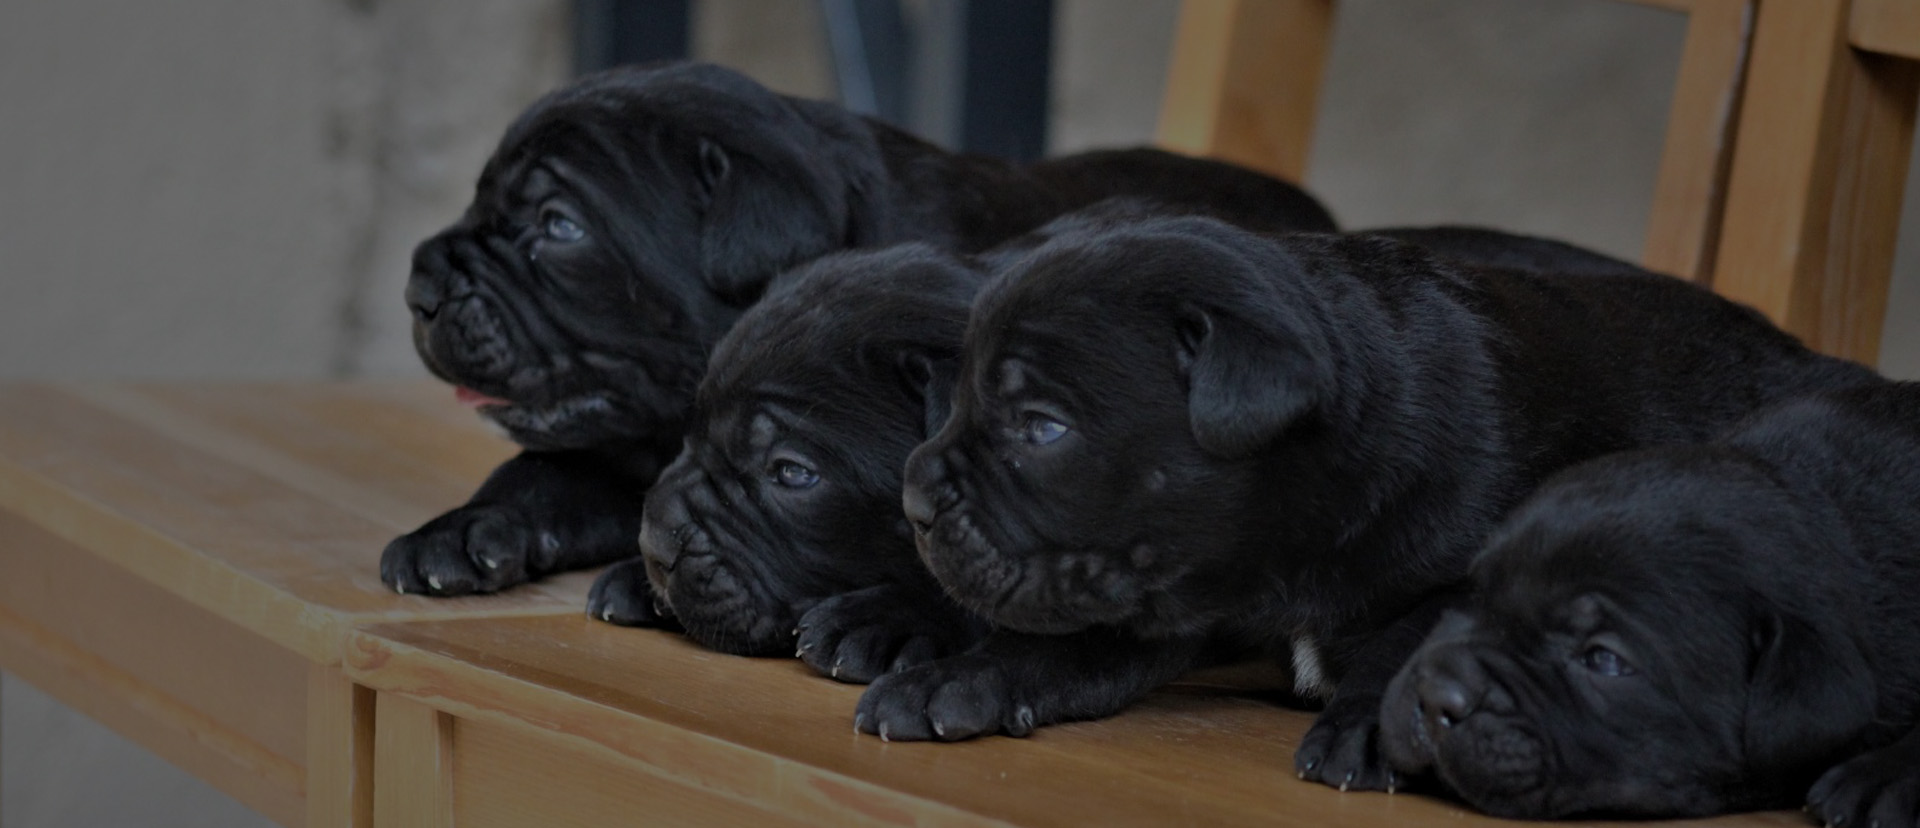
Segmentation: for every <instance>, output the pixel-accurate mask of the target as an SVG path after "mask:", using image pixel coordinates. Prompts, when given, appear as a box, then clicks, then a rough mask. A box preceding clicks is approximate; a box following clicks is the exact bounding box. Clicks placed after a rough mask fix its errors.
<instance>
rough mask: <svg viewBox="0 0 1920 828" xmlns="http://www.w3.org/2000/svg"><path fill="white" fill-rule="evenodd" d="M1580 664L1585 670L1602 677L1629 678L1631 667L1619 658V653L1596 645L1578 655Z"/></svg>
mask: <svg viewBox="0 0 1920 828" xmlns="http://www.w3.org/2000/svg"><path fill="white" fill-rule="evenodd" d="M1580 663H1581V664H1582V665H1583V666H1585V667H1586V668H1587V669H1589V670H1592V671H1593V672H1596V673H1599V674H1600V675H1603V676H1631V675H1633V674H1634V672H1635V671H1634V669H1633V665H1631V664H1628V663H1627V660H1626V659H1624V658H1621V657H1620V654H1619V653H1616V652H1614V651H1612V650H1609V649H1607V648H1605V647H1601V646H1598V645H1595V646H1592V647H1588V648H1587V651H1586V652H1584V653H1581V654H1580Z"/></svg>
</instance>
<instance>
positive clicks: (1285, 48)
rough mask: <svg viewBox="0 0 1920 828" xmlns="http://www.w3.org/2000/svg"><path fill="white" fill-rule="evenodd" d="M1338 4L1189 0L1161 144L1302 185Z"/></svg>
mask: <svg viewBox="0 0 1920 828" xmlns="http://www.w3.org/2000/svg"><path fill="white" fill-rule="evenodd" d="M1332 27H1333V2H1332V0H1187V2H1185V3H1182V4H1181V9H1180V27H1179V31H1178V34H1177V35H1176V38H1175V40H1174V47H1173V57H1172V60H1171V63H1170V65H1169V68H1168V73H1167V90H1166V96H1165V98H1163V100H1162V103H1161V106H1160V125H1159V129H1158V132H1157V134H1156V139H1155V140H1156V141H1157V142H1158V143H1159V144H1160V145H1161V146H1163V147H1166V148H1167V149H1171V150H1175V151H1178V152H1184V153H1188V154H1192V155H1202V156H1208V157H1212V158H1219V159H1222V160H1226V161H1232V162H1235V163H1239V164H1243V165H1246V166H1249V167H1253V168H1254V169H1258V170H1263V171H1265V172H1269V173H1272V174H1274V175H1278V176H1280V177H1282V178H1286V179H1289V180H1293V181H1299V180H1301V179H1302V177H1303V176H1304V175H1305V174H1306V168H1307V150H1308V145H1309V144H1310V143H1311V141H1312V138H1313V118H1314V109H1315V105H1316V102H1317V101H1318V99H1319V95H1320V76H1321V72H1322V70H1323V69H1324V67H1325V65H1326V56H1327V45H1328V41H1329V40H1330V39H1331V35H1332Z"/></svg>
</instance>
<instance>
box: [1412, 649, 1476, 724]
mask: <svg viewBox="0 0 1920 828" xmlns="http://www.w3.org/2000/svg"><path fill="white" fill-rule="evenodd" d="M1437 655H1439V657H1438V658H1433V659H1431V660H1429V661H1428V662H1427V663H1426V664H1425V665H1423V669H1421V671H1420V679H1419V683H1418V685H1416V687H1415V690H1416V692H1418V693H1419V694H1420V709H1421V712H1422V715H1424V716H1425V717H1426V719H1427V723H1428V727H1429V728H1430V729H1431V728H1432V727H1434V726H1438V727H1441V728H1449V727H1453V726H1454V725H1457V724H1459V723H1461V722H1463V721H1466V720H1467V717H1469V716H1472V715H1473V714H1474V712H1475V711H1477V710H1479V709H1480V702H1481V700H1482V699H1484V698H1486V695H1487V683H1486V677H1485V676H1484V675H1482V674H1481V671H1480V666H1479V663H1478V662H1477V661H1475V660H1474V658H1473V656H1472V655H1470V654H1468V653H1466V652H1465V651H1463V650H1461V649H1454V650H1452V651H1450V652H1447V653H1445V654H1437Z"/></svg>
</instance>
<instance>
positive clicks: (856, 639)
mask: <svg viewBox="0 0 1920 828" xmlns="http://www.w3.org/2000/svg"><path fill="white" fill-rule="evenodd" d="M975 627H976V624H975V622H973V621H972V620H971V619H968V618H966V617H964V614H963V613H962V611H961V610H960V609H959V608H957V607H948V606H947V605H946V604H945V602H944V601H943V600H942V599H941V598H940V597H939V596H932V595H925V594H923V593H921V592H920V591H917V590H912V589H908V588H906V587H901V586H897V585H893V584H887V585H882V586H875V587H868V588H866V589H862V590H856V591H854V592H848V593H843V594H840V595H835V596H833V597H832V598H828V599H827V600H825V601H821V602H820V603H818V604H815V605H814V607H813V608H812V609H810V610H808V611H807V614H805V615H802V616H800V625H799V630H798V632H799V633H800V652H799V655H800V659H801V660H802V661H805V662H806V663H807V666H809V667H812V668H813V669H815V670H818V671H820V672H821V673H822V674H824V675H827V676H829V677H832V678H835V679H838V680H840V681H845V682H852V683H855V684H866V683H867V682H870V681H873V680H874V679H876V678H879V677H880V676H882V675H885V674H887V673H891V672H895V671H897V670H903V669H906V668H908V667H912V666H914V665H917V664H925V663H927V662H930V661H933V660H934V659H937V658H942V657H945V656H948V655H953V654H955V653H958V652H961V651H963V650H965V649H967V648H968V647H969V646H971V645H972V644H973V643H974V641H975V640H976V639H978V638H979V634H978V632H977V631H976V630H975Z"/></svg>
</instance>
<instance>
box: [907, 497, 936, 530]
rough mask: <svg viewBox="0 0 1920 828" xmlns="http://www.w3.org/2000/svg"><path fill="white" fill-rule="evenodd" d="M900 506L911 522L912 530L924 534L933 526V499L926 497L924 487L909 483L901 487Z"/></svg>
mask: <svg viewBox="0 0 1920 828" xmlns="http://www.w3.org/2000/svg"><path fill="white" fill-rule="evenodd" d="M900 506H901V508H903V509H905V510H906V512H907V522H908V523H911V524H913V531H915V532H917V533H919V534H922V535H924V534H926V533H927V532H928V531H929V530H931V529H932V528H933V518H934V516H935V515H934V511H933V499H932V498H929V497H927V492H926V490H925V489H922V488H920V487H919V486H911V485H909V486H907V487H906V488H904V489H902V490H901V492H900Z"/></svg>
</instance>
